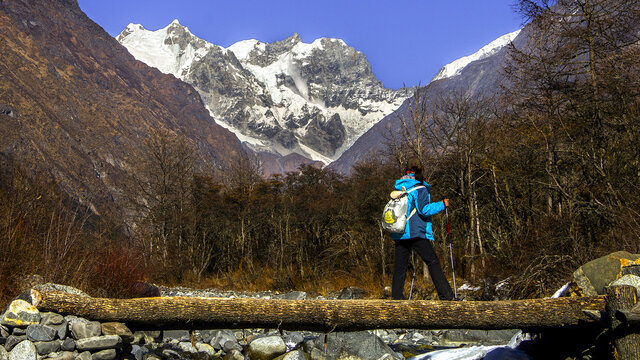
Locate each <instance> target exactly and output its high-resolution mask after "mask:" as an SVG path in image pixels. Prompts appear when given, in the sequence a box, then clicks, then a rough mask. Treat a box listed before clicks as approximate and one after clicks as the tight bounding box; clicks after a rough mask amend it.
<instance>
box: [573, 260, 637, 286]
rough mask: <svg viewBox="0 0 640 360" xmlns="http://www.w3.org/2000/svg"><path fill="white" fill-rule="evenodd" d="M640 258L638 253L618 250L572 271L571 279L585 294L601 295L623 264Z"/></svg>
mask: <svg viewBox="0 0 640 360" xmlns="http://www.w3.org/2000/svg"><path fill="white" fill-rule="evenodd" d="M638 259H640V255H638V254H630V253H628V252H626V251H618V252H614V253H611V254H609V255H606V256H603V257H600V258H598V259H595V260H592V261H589V262H588V263H586V264H584V265H582V266H581V267H579V268H578V269H577V270H576V271H575V272H574V273H573V281H574V282H575V283H576V284H577V285H578V287H579V288H580V289H581V290H582V293H583V294H584V295H585V296H595V295H603V294H604V289H605V288H606V287H607V286H608V285H609V284H610V283H611V282H613V281H614V280H616V279H617V278H619V277H620V276H621V273H622V268H623V266H628V265H633V264H634V263H637V261H638Z"/></svg>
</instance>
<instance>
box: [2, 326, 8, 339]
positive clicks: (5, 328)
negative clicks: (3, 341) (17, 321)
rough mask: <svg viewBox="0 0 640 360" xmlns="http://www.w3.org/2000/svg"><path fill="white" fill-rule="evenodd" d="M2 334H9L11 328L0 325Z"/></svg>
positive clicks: (5, 335)
mask: <svg viewBox="0 0 640 360" xmlns="http://www.w3.org/2000/svg"><path fill="white" fill-rule="evenodd" d="M0 336H2V337H7V336H9V329H8V328H7V327H6V326H4V325H0Z"/></svg>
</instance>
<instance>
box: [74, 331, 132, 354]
mask: <svg viewBox="0 0 640 360" xmlns="http://www.w3.org/2000/svg"><path fill="white" fill-rule="evenodd" d="M121 345H122V339H120V336H118V335H104V336H94V337H90V338H83V339H78V340H76V349H78V351H97V350H105V349H113V348H116V347H120V346H121Z"/></svg>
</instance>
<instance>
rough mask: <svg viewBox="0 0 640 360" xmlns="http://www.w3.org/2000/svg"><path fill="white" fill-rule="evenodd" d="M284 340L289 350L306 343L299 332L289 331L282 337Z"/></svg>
mask: <svg viewBox="0 0 640 360" xmlns="http://www.w3.org/2000/svg"><path fill="white" fill-rule="evenodd" d="M282 340H284V343H285V344H286V345H287V349H288V350H292V349H295V348H296V347H298V345H300V344H302V342H303V341H304V336H302V334H300V333H299V332H289V331H287V332H285V333H284V335H282Z"/></svg>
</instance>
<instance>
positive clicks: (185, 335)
mask: <svg viewBox="0 0 640 360" xmlns="http://www.w3.org/2000/svg"><path fill="white" fill-rule="evenodd" d="M162 339H163V340H165V341H168V340H169V339H176V340H178V341H191V338H190V337H189V331H187V330H165V331H163V332H162Z"/></svg>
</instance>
